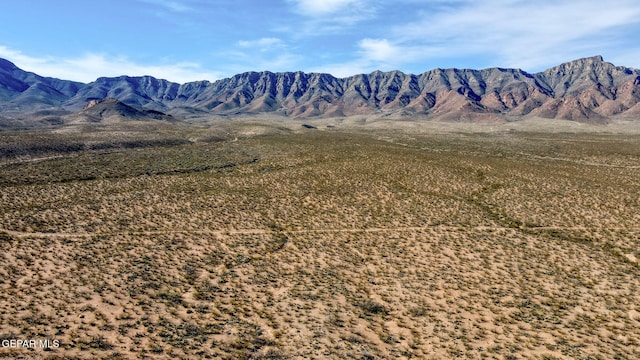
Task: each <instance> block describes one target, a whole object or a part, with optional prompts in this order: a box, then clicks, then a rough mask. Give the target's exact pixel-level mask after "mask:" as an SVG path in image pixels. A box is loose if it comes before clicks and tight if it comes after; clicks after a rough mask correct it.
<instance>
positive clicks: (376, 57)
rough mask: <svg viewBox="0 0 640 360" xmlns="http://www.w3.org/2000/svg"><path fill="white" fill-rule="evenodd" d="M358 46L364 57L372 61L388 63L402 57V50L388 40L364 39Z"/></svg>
mask: <svg viewBox="0 0 640 360" xmlns="http://www.w3.org/2000/svg"><path fill="white" fill-rule="evenodd" d="M358 46H359V47H360V49H361V52H362V56H363V57H364V58H365V59H368V60H370V61H382V62H388V61H393V60H396V59H398V58H399V57H400V56H401V55H402V54H401V52H400V49H399V48H398V47H397V46H395V45H393V44H391V43H390V42H389V40H387V39H369V38H367V39H362V40H361V41H360V43H359V44H358Z"/></svg>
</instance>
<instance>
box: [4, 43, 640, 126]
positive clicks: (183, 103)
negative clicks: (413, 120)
mask: <svg viewBox="0 0 640 360" xmlns="http://www.w3.org/2000/svg"><path fill="white" fill-rule="evenodd" d="M105 98H113V99H117V100H119V101H121V102H122V103H123V104H126V105H130V106H133V107H135V108H139V109H147V110H155V111H161V112H163V113H169V114H173V115H175V116H177V117H190V116H202V115H207V114H219V115H237V114H258V113H274V114H278V115H283V116H287V117H295V118H307V117H334V116H351V115H368V114H376V113H381V112H385V113H386V112H397V113H401V114H406V115H411V114H421V115H424V116H427V117H432V118H438V119H442V120H448V121H485V120H486V119H501V118H503V116H505V115H510V116H527V115H531V116H538V117H545V118H553V119H567V120H575V121H580V122H588V123H607V122H608V121H609V117H611V116H617V115H619V116H622V117H632V116H635V115H636V114H637V113H638V112H640V108H639V106H638V105H637V104H638V103H640V71H638V70H635V69H631V68H626V67H621V66H614V65H613V64H611V63H608V62H605V61H604V60H603V58H602V57H601V56H594V57H591V58H584V59H578V60H575V61H571V62H568V63H564V64H561V65H558V66H556V67H552V68H550V69H547V70H545V71H543V72H540V73H535V74H530V73H527V72H525V71H523V70H519V69H503V68H490V69H483V70H472V69H433V70H430V71H427V72H424V73H422V74H419V75H413V74H405V73H403V72H400V71H390V72H381V71H374V72H372V73H371V74H359V75H354V76H350V77H347V78H336V77H334V76H332V75H330V74H321V73H304V72H284V73H272V72H269V71H263V72H246V73H242V74H238V75H234V76H232V77H230V78H226V79H221V80H218V81H215V82H209V81H198V82H190V83H186V84H177V83H172V82H169V81H166V80H160V79H156V78H153V77H151V76H140V77H129V76H120V77H115V78H106V77H102V78H99V79H97V80H96V81H94V82H92V83H89V84H80V83H75V82H70V81H64V80H57V79H51V78H43V77H39V76H37V75H35V74H33V73H28V72H25V71H22V70H20V69H18V68H17V67H16V66H15V65H13V64H11V63H10V62H8V61H6V60H2V61H0V109H1V110H2V112H3V115H5V116H8V115H11V114H14V113H20V112H21V111H22V112H26V111H31V112H32V111H34V109H51V108H58V109H65V110H67V111H71V112H75V111H80V110H81V109H82V107H83V106H84V105H85V104H86V103H87V102H90V101H95V100H101V99H105Z"/></svg>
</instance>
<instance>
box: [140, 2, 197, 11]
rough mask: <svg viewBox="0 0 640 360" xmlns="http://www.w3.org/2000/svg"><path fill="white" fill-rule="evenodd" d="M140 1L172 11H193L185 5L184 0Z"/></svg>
mask: <svg viewBox="0 0 640 360" xmlns="http://www.w3.org/2000/svg"><path fill="white" fill-rule="evenodd" d="M140 1H142V2H145V3H148V4H152V5H157V6H159V7H162V8H163V9H165V10H169V11H172V12H187V11H193V8H192V7H190V6H189V5H186V4H185V2H184V1H182V2H180V1H171V0H140Z"/></svg>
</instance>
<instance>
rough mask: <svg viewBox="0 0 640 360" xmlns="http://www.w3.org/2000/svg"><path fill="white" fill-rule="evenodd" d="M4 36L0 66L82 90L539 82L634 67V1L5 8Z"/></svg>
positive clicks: (203, 0)
mask: <svg viewBox="0 0 640 360" xmlns="http://www.w3.org/2000/svg"><path fill="white" fill-rule="evenodd" d="M0 24H1V25H0V57H2V58H5V59H8V60H10V61H12V62H14V63H15V64H16V65H17V66H19V67H21V68H22V69H25V70H28V71H33V72H35V73H38V74H40V75H44V76H52V77H57V78H62V79H69V80H77V81H82V82H91V81H93V80H95V79H96V78H97V77H99V76H118V75H131V76H139V75H152V76H155V77H158V78H163V79H168V80H171V81H175V82H180V83H184V82H187V81H195V80H210V81H213V80H216V79H220V78H224V77H229V76H232V75H234V74H237V73H240V72H244V71H250V70H254V71H262V70H270V71H274V72H276V71H297V70H302V71H305V72H328V73H331V74H333V75H335V76H339V77H344V76H349V75H354V74H359V73H369V72H372V71H374V70H383V71H389V70H401V71H404V72H407V73H414V74H419V73H422V72H424V71H427V70H430V69H433V68H437V67H441V68H449V67H459V68H476V69H480V68H487V67H493V66H500V67H517V68H522V69H524V70H527V71H530V72H535V71H540V70H544V69H545V68H547V67H550V66H554V65H557V64H559V63H562V62H565V61H569V60H573V59H577V58H580V57H585V56H593V55H598V54H600V55H603V56H604V58H605V60H607V61H610V62H612V63H614V64H616V65H625V66H630V67H636V68H637V67H640V40H639V39H640V36H638V34H640V1H637V0H609V1H607V2H604V1H602V0H566V1H557V0H540V1H535V0H527V1H523V0H483V1H477V0H450V1H449V0H432V1H427V0H395V1H391V0H369V1H365V0H324V1H323V0H279V1H265V0H262V1H253V0H245V1H243V0H236V1H217V0H212V1H207V0H110V1H87V0H59V1H51V0H22V1H6V2H4V3H3V4H2V11H1V12H0Z"/></svg>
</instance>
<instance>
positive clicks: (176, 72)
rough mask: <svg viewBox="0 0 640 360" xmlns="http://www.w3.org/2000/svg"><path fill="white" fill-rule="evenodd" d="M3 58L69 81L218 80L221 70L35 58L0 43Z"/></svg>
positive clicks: (88, 57)
mask: <svg viewBox="0 0 640 360" xmlns="http://www.w3.org/2000/svg"><path fill="white" fill-rule="evenodd" d="M0 57H2V58H5V59H7V60H9V61H11V62H13V63H14V64H16V66H18V67H19V68H21V69H23V70H26V71H31V72H34V73H36V74H38V75H41V76H49V77H55V78H59V79H65V80H74V81H80V82H85V83H87V82H91V81H94V80H95V79H97V78H98V77H102V76H106V77H114V76H120V75H129V76H142V75H151V76H153V77H156V78H159V79H167V80H169V81H174V82H178V83H185V82H189V81H198V80H210V81H212V80H216V79H219V78H220V77H221V76H220V74H218V73H215V72H210V71H207V70H205V69H203V68H202V67H201V66H200V65H199V64H196V63H190V62H179V63H174V64H160V65H143V64H137V63H135V62H133V61H131V60H129V59H128V58H126V57H123V56H115V57H114V56H108V55H105V54H95V53H86V54H84V55H82V56H80V57H77V58H54V57H32V56H28V55H25V54H23V53H22V52H20V51H17V50H12V49H9V48H7V47H4V46H0Z"/></svg>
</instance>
